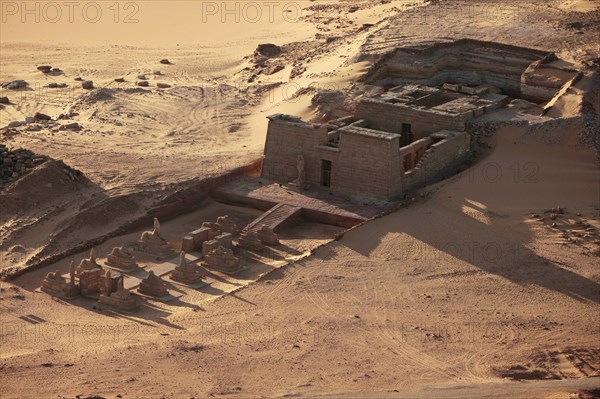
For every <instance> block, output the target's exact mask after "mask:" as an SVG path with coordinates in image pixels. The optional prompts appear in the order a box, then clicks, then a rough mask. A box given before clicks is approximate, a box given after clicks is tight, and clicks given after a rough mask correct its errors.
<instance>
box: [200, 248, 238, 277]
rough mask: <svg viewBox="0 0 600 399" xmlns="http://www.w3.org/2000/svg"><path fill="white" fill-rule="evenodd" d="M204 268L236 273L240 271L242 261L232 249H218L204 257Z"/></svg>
mask: <svg viewBox="0 0 600 399" xmlns="http://www.w3.org/2000/svg"><path fill="white" fill-rule="evenodd" d="M202 265H203V266H206V267H209V268H214V269H217V270H222V271H224V272H227V273H234V272H236V271H238V270H239V269H240V260H239V258H237V257H236V256H235V255H234V254H233V251H232V250H231V249H228V248H224V247H218V248H217V249H215V250H213V251H212V252H210V253H209V254H208V255H206V256H205V257H204V262H202Z"/></svg>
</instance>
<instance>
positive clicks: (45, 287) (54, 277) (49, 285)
mask: <svg viewBox="0 0 600 399" xmlns="http://www.w3.org/2000/svg"><path fill="white" fill-rule="evenodd" d="M41 290H42V291H44V292H45V293H47V294H50V295H54V296H59V297H64V298H71V297H74V296H76V295H77V294H79V288H78V287H77V285H76V284H75V263H74V262H71V265H70V267H69V281H68V282H67V281H66V279H65V278H64V277H63V276H61V275H60V272H58V271H56V272H50V273H48V274H47V275H46V278H44V281H43V282H42V288H41Z"/></svg>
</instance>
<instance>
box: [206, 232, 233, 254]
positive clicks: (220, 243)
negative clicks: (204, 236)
mask: <svg viewBox="0 0 600 399" xmlns="http://www.w3.org/2000/svg"><path fill="white" fill-rule="evenodd" d="M232 239H233V236H232V235H231V234H230V233H223V234H220V235H218V236H216V237H215V238H214V239H213V240H209V241H204V242H203V243H202V256H206V255H208V254H209V253H210V252H212V251H214V250H215V249H217V248H219V247H223V248H228V249H231V248H233V244H232Z"/></svg>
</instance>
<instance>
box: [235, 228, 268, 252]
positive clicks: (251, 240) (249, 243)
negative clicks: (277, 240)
mask: <svg viewBox="0 0 600 399" xmlns="http://www.w3.org/2000/svg"><path fill="white" fill-rule="evenodd" d="M238 245H239V246H240V247H242V248H244V249H248V250H250V251H260V250H261V249H263V248H264V247H263V245H262V243H261V242H260V240H259V239H258V236H257V235H256V233H255V232H253V231H249V232H247V233H242V235H241V236H240V239H239V240H238Z"/></svg>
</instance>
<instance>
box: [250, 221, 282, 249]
mask: <svg viewBox="0 0 600 399" xmlns="http://www.w3.org/2000/svg"><path fill="white" fill-rule="evenodd" d="M256 235H257V237H258V239H259V240H260V242H261V243H263V244H264V245H270V246H274V245H279V237H278V236H277V234H275V232H274V231H273V229H271V228H270V227H268V226H265V225H263V226H262V227H261V228H260V230H259V231H258V233H256Z"/></svg>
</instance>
